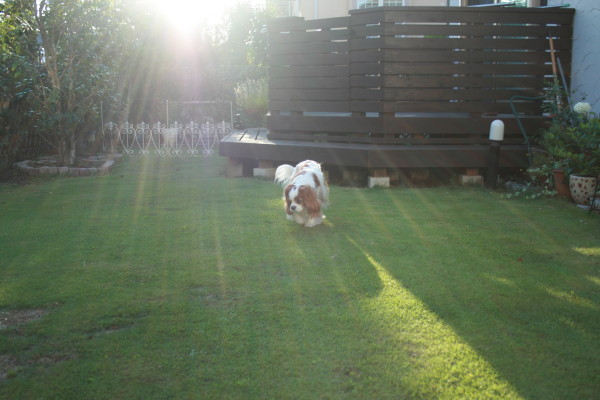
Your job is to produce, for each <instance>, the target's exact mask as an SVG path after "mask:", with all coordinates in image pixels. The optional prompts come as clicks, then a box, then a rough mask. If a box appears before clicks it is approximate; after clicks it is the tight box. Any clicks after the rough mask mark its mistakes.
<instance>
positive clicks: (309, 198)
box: [298, 185, 321, 216]
mask: <svg viewBox="0 0 600 400" xmlns="http://www.w3.org/2000/svg"><path fill="white" fill-rule="evenodd" d="M298 193H300V196H301V197H302V200H303V202H304V206H305V207H306V209H307V210H308V214H309V215H310V216H317V215H318V214H319V213H320V212H321V203H320V202H319V200H318V199H317V194H316V193H315V191H314V190H313V189H312V188H310V187H308V186H304V185H302V186H300V187H299V188H298Z"/></svg>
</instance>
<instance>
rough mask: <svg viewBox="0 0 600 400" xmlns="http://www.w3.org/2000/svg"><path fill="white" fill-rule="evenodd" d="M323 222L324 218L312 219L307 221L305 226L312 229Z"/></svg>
mask: <svg viewBox="0 0 600 400" xmlns="http://www.w3.org/2000/svg"><path fill="white" fill-rule="evenodd" d="M321 222H323V218H322V217H318V218H310V219H309V220H308V221H306V223H305V224H304V226H305V227H307V228H312V227H313V226H317V225H319V224H320V223H321Z"/></svg>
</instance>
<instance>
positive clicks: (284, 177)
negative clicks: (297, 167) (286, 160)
mask: <svg viewBox="0 0 600 400" xmlns="http://www.w3.org/2000/svg"><path fill="white" fill-rule="evenodd" d="M292 175H294V167H292V166H291V165H288V164H283V165H280V166H279V167H277V169H276V170H275V183H277V184H279V185H281V186H285V185H287V184H288V183H290V179H291V178H292Z"/></svg>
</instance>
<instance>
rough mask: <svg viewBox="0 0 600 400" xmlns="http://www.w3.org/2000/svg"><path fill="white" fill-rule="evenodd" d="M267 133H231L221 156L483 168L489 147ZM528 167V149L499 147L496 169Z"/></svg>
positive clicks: (222, 144) (258, 130) (357, 164)
mask: <svg viewBox="0 0 600 400" xmlns="http://www.w3.org/2000/svg"><path fill="white" fill-rule="evenodd" d="M268 132H269V131H268V130H267V129H265V128H253V129H246V130H239V131H234V132H232V133H231V134H229V135H227V136H226V137H225V138H223V140H221V142H220V144H219V154H220V155H221V156H224V157H229V158H230V159H236V160H256V161H272V162H273V163H274V164H277V163H281V162H298V161H302V160H305V159H312V160H316V161H319V162H321V163H324V164H330V165H337V166H344V167H363V168H486V167H487V166H488V156H489V153H490V150H489V146H488V145H482V144H461V145H434V144H423V145H419V144H407V145H400V144H399V145H390V144H385V145H382V144H365V143H343V142H342V143H335V142H319V141H312V142H309V141H305V140H304V141H294V140H271V139H269V138H268ZM527 166H528V159H527V146H526V145H520V144H511V145H505V146H502V147H501V150H500V168H525V167H527Z"/></svg>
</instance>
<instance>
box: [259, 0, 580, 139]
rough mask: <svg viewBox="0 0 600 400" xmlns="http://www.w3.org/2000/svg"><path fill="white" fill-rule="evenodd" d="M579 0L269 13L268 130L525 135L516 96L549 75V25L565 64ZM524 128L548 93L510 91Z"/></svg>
mask: <svg viewBox="0 0 600 400" xmlns="http://www.w3.org/2000/svg"><path fill="white" fill-rule="evenodd" d="M573 16H574V10H573V9H566V8H551V9H543V8H465V7H381V8H373V9H365V10H353V11H351V12H350V15H349V16H348V17H342V18H332V19H321V20H312V21H307V20H304V19H303V18H284V19H277V20H274V21H272V22H271V23H270V24H269V26H268V33H269V54H270V65H269V66H270V70H269V109H270V115H269V117H268V120H267V121H268V122H267V127H268V128H269V134H268V139H269V140H293V141H311V142H315V141H317V142H336V143H358V144H378V145H382V144H384V145H385V144H390V145H400V144H413V145H414V144H419V145H422V144H429V145H438V146H448V145H464V144H487V143H488V133H489V127H490V123H491V122H492V121H493V120H494V119H498V118H500V119H502V120H503V121H504V123H505V143H506V144H523V143H524V138H523V136H522V134H521V132H520V130H519V128H518V125H517V122H516V120H515V116H514V115H513V114H512V111H511V108H510V102H509V101H510V99H511V98H512V97H513V96H525V97H535V96H539V95H540V94H541V93H542V91H543V88H544V85H545V84H547V82H548V80H549V79H551V78H552V65H551V57H550V50H549V49H550V46H549V37H552V39H553V44H554V48H555V51H556V56H557V57H558V58H559V59H560V61H561V64H562V68H563V70H564V71H565V74H566V75H567V76H569V75H570V70H571V66H570V60H571V44H572V31H573ZM515 105H516V108H517V110H518V111H519V113H521V115H520V117H521V119H522V122H523V125H524V127H525V130H526V131H527V132H529V133H533V132H535V131H536V130H537V129H539V128H541V127H542V126H543V124H544V121H545V117H544V116H543V115H542V109H541V103H540V102H539V101H529V100H524V99H519V100H515Z"/></svg>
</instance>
